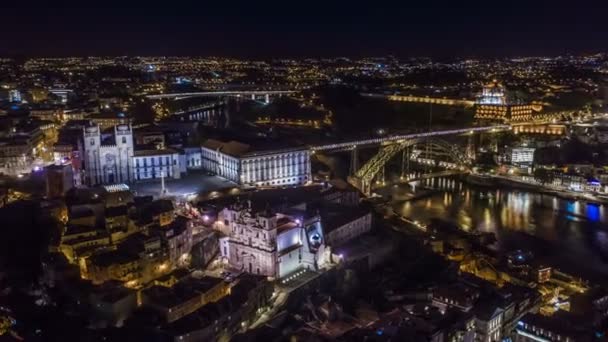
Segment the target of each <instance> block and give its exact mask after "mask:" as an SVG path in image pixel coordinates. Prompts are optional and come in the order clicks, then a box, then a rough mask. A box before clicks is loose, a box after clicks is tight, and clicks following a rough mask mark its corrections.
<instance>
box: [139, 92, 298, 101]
mask: <svg viewBox="0 0 608 342" xmlns="http://www.w3.org/2000/svg"><path fill="white" fill-rule="evenodd" d="M295 92H296V91H295V90H240V91H239V90H229V91H202V92H189V93H169V94H156V95H147V96H146V97H147V98H149V99H151V100H160V99H185V98H190V97H209V96H233V97H241V96H242V97H246V96H250V97H251V98H252V99H254V100H255V99H256V98H257V97H264V98H265V99H266V102H269V101H270V100H269V97H270V96H271V95H272V96H276V95H289V94H293V93H295Z"/></svg>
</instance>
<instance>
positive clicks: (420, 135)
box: [310, 125, 511, 151]
mask: <svg viewBox="0 0 608 342" xmlns="http://www.w3.org/2000/svg"><path fill="white" fill-rule="evenodd" d="M510 127H511V126H508V125H495V126H486V127H470V128H459V129H450V130H444V131H433V132H423V133H411V134H398V135H391V136H387V137H382V138H373V139H362V140H355V141H350V142H342V143H335V144H327V145H317V146H311V148H310V149H311V150H313V151H325V150H339V149H347V148H355V147H357V146H363V145H377V144H381V143H384V142H390V141H398V140H408V139H417V138H426V137H436V136H442V135H454V134H464V133H474V132H485V131H492V132H493V131H498V130H504V129H510Z"/></svg>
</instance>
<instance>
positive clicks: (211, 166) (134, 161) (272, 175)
mask: <svg viewBox="0 0 608 342" xmlns="http://www.w3.org/2000/svg"><path fill="white" fill-rule="evenodd" d="M83 130H84V131H83V141H82V149H81V151H82V153H83V161H84V170H85V171H84V177H83V178H84V182H85V183H86V184H88V185H99V184H117V183H131V182H136V181H141V180H150V179H160V178H161V177H165V178H180V177H181V174H184V173H186V172H187V171H188V170H189V169H203V170H206V171H209V172H212V173H214V174H216V175H218V176H221V177H224V178H226V179H228V180H231V181H233V182H235V183H237V184H239V185H250V186H285V185H302V184H306V183H307V182H309V181H311V171H310V151H309V150H308V149H307V148H306V147H300V148H292V149H276V150H266V151H258V150H255V149H254V148H252V147H251V146H250V145H247V144H243V143H239V142H236V141H230V142H221V141H218V140H213V139H209V140H207V141H206V142H205V143H204V144H203V146H201V147H187V148H184V149H183V151H181V152H178V151H177V150H173V149H160V150H157V149H153V150H137V149H135V146H134V143H133V131H132V128H131V126H130V125H118V126H115V127H114V128H113V133H112V134H111V136H108V134H106V133H102V131H101V128H100V127H99V126H98V125H92V126H87V127H85V128H84V129H83Z"/></svg>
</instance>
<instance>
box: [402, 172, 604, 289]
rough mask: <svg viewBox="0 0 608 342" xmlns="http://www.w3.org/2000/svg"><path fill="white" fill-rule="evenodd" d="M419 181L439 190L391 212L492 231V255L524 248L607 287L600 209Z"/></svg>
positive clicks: (537, 196)
mask: <svg viewBox="0 0 608 342" xmlns="http://www.w3.org/2000/svg"><path fill="white" fill-rule="evenodd" d="M425 182H426V185H427V186H429V187H432V188H435V189H437V190H439V191H438V192H437V193H434V194H433V195H430V196H428V197H425V198H421V199H418V200H412V201H407V202H394V203H393V204H392V205H393V207H394V209H395V211H396V212H398V213H401V214H402V215H403V216H406V217H409V218H412V219H415V220H418V221H422V222H428V221H429V220H430V219H432V218H439V219H442V220H446V221H450V222H453V223H455V224H457V225H458V226H460V227H461V228H462V229H464V230H474V229H476V230H478V231H480V232H493V233H494V234H495V236H496V238H497V242H496V243H495V244H494V245H493V246H491V248H493V249H495V250H497V251H498V252H508V251H512V250H515V249H526V250H530V251H532V252H533V253H534V255H535V258H536V259H537V260H538V261H540V262H541V263H543V264H547V265H551V266H554V267H557V268H559V269H560V270H563V271H565V272H568V273H570V274H573V275H576V276H580V277H582V278H583V279H587V280H591V281H594V282H599V283H603V284H606V283H608V279H607V278H606V276H607V275H608V208H606V206H604V205H595V204H587V203H585V202H583V201H573V200H564V199H560V198H558V197H555V196H551V195H542V194H538V193H533V192H527V191H521V190H513V189H506V188H501V189H486V188H480V187H474V186H470V185H467V184H464V183H462V182H460V181H459V180H457V179H449V178H436V179H432V180H427V181H425ZM419 185H423V184H419Z"/></svg>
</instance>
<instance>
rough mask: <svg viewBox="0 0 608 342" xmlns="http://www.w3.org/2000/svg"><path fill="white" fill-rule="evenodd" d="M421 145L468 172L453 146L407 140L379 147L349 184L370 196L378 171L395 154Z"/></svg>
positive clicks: (467, 162)
mask: <svg viewBox="0 0 608 342" xmlns="http://www.w3.org/2000/svg"><path fill="white" fill-rule="evenodd" d="M421 144H424V146H425V148H432V149H433V151H434V152H435V153H436V154H440V155H442V156H444V157H446V158H447V159H448V160H450V161H451V162H452V163H454V164H456V165H457V166H458V167H459V168H460V169H462V170H468V169H469V167H470V160H469V159H468V158H467V157H466V154H465V153H464V151H463V150H462V149H461V148H459V147H458V146H456V145H454V144H450V143H448V142H446V141H444V140H440V139H435V138H417V139H407V140H403V141H396V142H394V143H391V144H388V145H385V146H383V147H381V148H380V151H378V153H377V154H376V155H374V156H373V157H372V158H371V159H370V160H369V161H368V162H367V163H365V164H364V165H363V166H362V167H361V168H360V169H359V170H357V171H356V172H355V174H354V175H352V176H351V177H349V182H350V183H351V184H352V185H354V186H355V187H357V188H358V189H359V190H361V191H362V192H363V193H364V194H366V195H370V194H371V186H372V182H373V180H374V178H375V177H376V176H377V175H378V173H379V172H380V170H381V169H383V168H384V166H385V165H386V164H387V163H388V162H389V161H390V160H391V159H392V158H393V157H394V156H395V155H397V153H399V152H401V151H403V150H404V149H406V148H410V147H414V146H416V145H421Z"/></svg>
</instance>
